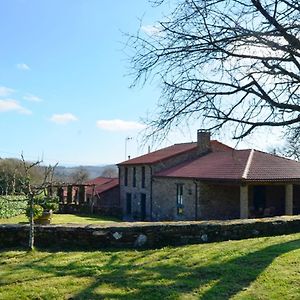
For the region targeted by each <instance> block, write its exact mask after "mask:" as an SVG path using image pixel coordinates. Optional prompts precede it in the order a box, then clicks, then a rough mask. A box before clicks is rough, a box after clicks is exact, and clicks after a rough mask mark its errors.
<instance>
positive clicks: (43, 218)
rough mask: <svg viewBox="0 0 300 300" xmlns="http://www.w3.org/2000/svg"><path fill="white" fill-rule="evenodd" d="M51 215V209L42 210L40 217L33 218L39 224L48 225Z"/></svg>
mask: <svg viewBox="0 0 300 300" xmlns="http://www.w3.org/2000/svg"><path fill="white" fill-rule="evenodd" d="M52 215H53V212H52V210H50V211H44V212H43V214H42V215H41V216H40V217H38V218H37V219H35V220H34V223H35V224H39V225H49V224H50V223H51V220H52Z"/></svg>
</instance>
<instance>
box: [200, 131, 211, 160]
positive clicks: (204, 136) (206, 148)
mask: <svg viewBox="0 0 300 300" xmlns="http://www.w3.org/2000/svg"><path fill="white" fill-rule="evenodd" d="M197 145H198V151H197V152H198V155H201V154H206V153H208V152H210V150H211V148H210V131H208V130H205V129H198V130H197Z"/></svg>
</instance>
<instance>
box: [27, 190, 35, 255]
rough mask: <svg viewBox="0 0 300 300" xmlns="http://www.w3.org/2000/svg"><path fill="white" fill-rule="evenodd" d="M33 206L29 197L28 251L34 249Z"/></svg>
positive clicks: (31, 196) (31, 197) (32, 201)
mask: <svg viewBox="0 0 300 300" xmlns="http://www.w3.org/2000/svg"><path fill="white" fill-rule="evenodd" d="M33 205H34V200H33V195H30V196H29V206H30V224H29V242H28V247H29V250H30V251H31V250H33V249H34V219H33V214H34V211H33Z"/></svg>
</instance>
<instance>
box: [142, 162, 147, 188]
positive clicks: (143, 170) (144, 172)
mask: <svg viewBox="0 0 300 300" xmlns="http://www.w3.org/2000/svg"><path fill="white" fill-rule="evenodd" d="M145 175H146V170H145V167H142V188H144V187H145Z"/></svg>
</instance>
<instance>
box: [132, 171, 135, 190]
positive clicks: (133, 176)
mask: <svg viewBox="0 0 300 300" xmlns="http://www.w3.org/2000/svg"><path fill="white" fill-rule="evenodd" d="M132 186H133V187H136V167H133V169H132Z"/></svg>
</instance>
